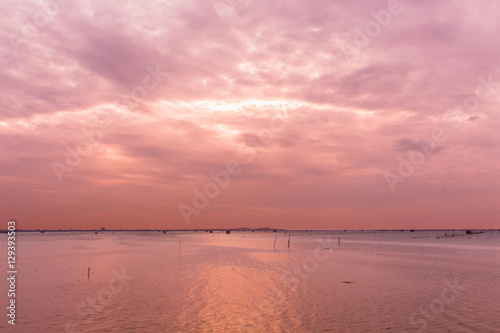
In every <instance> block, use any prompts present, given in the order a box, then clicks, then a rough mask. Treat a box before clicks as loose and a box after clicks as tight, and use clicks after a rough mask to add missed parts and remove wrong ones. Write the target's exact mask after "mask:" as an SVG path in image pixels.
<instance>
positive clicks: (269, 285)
mask: <svg viewBox="0 0 500 333" xmlns="http://www.w3.org/2000/svg"><path fill="white" fill-rule="evenodd" d="M444 233H445V232H444V231H420V232H419V231H417V232H414V233H410V232H409V231H405V232H399V231H397V232H376V233H375V232H336V233H330V235H329V233H325V232H295V233H292V236H291V239H290V248H288V247H287V242H288V236H287V234H285V233H283V232H278V233H272V232H269V233H267V232H266V233H264V232H255V233H252V232H231V234H228V235H226V234H224V233H222V232H214V233H213V234H210V233H205V232H196V233H195V232H189V233H181V232H169V233H166V234H163V233H158V232H115V233H113V234H112V233H111V232H100V233H99V234H97V235H96V234H94V233H45V234H39V233H24V234H23V233H20V234H17V258H18V267H17V268H18V276H17V278H18V281H17V295H16V296H17V297H16V304H17V308H16V311H17V317H16V326H15V327H12V326H11V325H9V324H7V320H8V318H7V317H6V315H5V314H6V313H7V311H6V307H7V305H8V303H7V302H8V298H7V296H6V294H7V290H8V285H7V283H6V279H2V282H1V283H0V290H1V291H2V292H1V293H0V295H4V296H2V297H0V304H1V305H2V308H3V309H5V310H4V312H5V314H4V315H3V319H2V320H1V321H0V330H1V331H2V332H294V333H295V332H423V331H425V332H500V306H499V305H500V239H499V232H498V231H491V232H487V233H484V234H481V235H472V236H466V235H465V234H464V232H456V233H455V235H454V237H450V233H452V232H447V234H448V235H447V236H446V237H444ZM275 236H276V237H277V242H276V248H273V244H274V239H275ZM338 237H341V245H340V246H339V245H338ZM179 241H180V242H181V243H180V244H179ZM1 244H2V245H1V248H3V249H4V250H5V249H6V236H5V235H2V237H1ZM5 252H6V251H5ZM89 266H90V267H91V270H90V278H88V277H87V273H88V267H89ZM0 269H1V270H2V271H3V272H6V271H7V267H6V258H4V259H2V260H1V264H0ZM113 271H114V272H113ZM4 274H5V275H6V273H4ZM120 279H121V281H120Z"/></svg>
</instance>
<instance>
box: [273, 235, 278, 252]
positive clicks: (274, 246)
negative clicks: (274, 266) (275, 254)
mask: <svg viewBox="0 0 500 333" xmlns="http://www.w3.org/2000/svg"><path fill="white" fill-rule="evenodd" d="M276 237H278V235H276V236H274V245H273V248H274V249H275V248H276Z"/></svg>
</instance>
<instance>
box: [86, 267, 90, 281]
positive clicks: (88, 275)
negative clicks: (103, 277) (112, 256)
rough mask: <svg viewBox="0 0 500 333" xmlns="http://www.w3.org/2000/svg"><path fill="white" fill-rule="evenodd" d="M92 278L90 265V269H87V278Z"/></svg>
mask: <svg viewBox="0 0 500 333" xmlns="http://www.w3.org/2000/svg"><path fill="white" fill-rule="evenodd" d="M89 278H90V266H89V270H88V271H87V279H89Z"/></svg>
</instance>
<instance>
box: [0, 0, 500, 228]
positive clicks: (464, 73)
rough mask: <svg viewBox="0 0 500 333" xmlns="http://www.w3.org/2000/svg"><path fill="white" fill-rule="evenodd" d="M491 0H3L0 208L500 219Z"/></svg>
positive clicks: (321, 221)
mask: <svg viewBox="0 0 500 333" xmlns="http://www.w3.org/2000/svg"><path fill="white" fill-rule="evenodd" d="M498 6H499V5H498V4H497V2H496V1H493V0H491V1H482V2H481V3H477V2H474V1H461V2H453V1H439V2H435V1H401V2H398V1H370V2H369V3H363V4H362V3H358V2H352V1H337V2H332V1H325V0H314V1H299V0H292V1H286V2H279V1H264V0H262V1H261V0H257V1H247V0H224V1H223V0H216V1H188V0H187V1H175V0H172V1H149V2H148V3H147V4H145V3H142V2H139V1H122V2H120V3H119V4H118V3H117V4H115V3H112V2H111V3H107V2H105V3H102V2H99V1H73V0H72V1H62V0H60V1H59V2H56V1H55V0H53V1H42V2H28V1H23V2H19V1H4V2H2V4H0V8H1V9H2V12H3V13H4V19H3V20H2V22H1V23H0V27H1V31H2V33H1V35H0V47H1V48H0V62H1V64H2V68H3V69H4V70H3V71H2V73H1V74H0V84H1V89H0V110H1V111H0V136H1V140H0V142H1V144H0V147H1V148H0V149H1V150H0V151H1V155H0V177H1V183H2V187H1V190H0V195H1V201H0V202H1V203H0V207H1V209H0V211H1V215H2V219H3V220H7V219H10V218H16V219H17V220H18V221H19V222H18V223H19V228H33V229H34V228H55V229H58V228H61V229H69V228H73V229H81V228H82V229H86V228H98V227H101V226H104V227H107V228H123V229H126V228H134V229H135V228H162V229H163V228H169V229H177V228H227V227H240V226H249V227H260V226H272V227H280V228H290V229H378V228H394V229H400V228H480V227H481V228H498V217H499V216H500V214H499V213H500V212H499V209H498V208H497V206H498V204H497V203H498V195H499V192H498V188H499V187H500V174H499V170H500V168H499V166H500V165H499V154H500V148H499V144H500V135H499V134H498V127H499V125H500V118H499V116H498V110H499V108H498V106H499V101H500V84H498V83H497V82H500V71H499V66H498V65H499V60H500V46H499V45H498V42H497V40H498V33H499V32H500V23H499V21H498V19H497V14H496V13H497V12H498V10H499V8H498ZM230 161H237V162H238V163H239V167H241V172H238V173H235V174H234V175H231V174H229V176H230V180H229V183H228V184H227V185H224V186H222V185H220V184H219V185H217V186H218V187H217V188H218V190H217V189H216V188H215V187H213V186H212V185H207V184H210V183H213V184H216V182H215V181H214V180H213V179H212V178H211V176H210V174H214V173H215V174H217V173H219V174H220V172H221V171H223V170H227V164H228V162H230ZM225 172H227V171H225ZM206 186H208V187H210V186H212V189H213V192H210V190H208V192H207V193H208V194H207V193H205V194H204V195H203V196H204V198H205V199H200V198H198V199H196V193H197V191H198V190H199V191H200V192H201V193H203V192H204V188H205V187H206ZM193 199H194V200H195V202H193ZM196 200H198V201H196ZM207 202H208V203H207ZM180 205H181V207H189V208H188V210H186V209H184V210H183V209H182V208H181V209H179V206H180ZM183 205H184V206H183ZM187 222H189V224H188V223H187Z"/></svg>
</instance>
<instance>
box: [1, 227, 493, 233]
mask: <svg viewBox="0 0 500 333" xmlns="http://www.w3.org/2000/svg"><path fill="white" fill-rule="evenodd" d="M138 231H144V232H148V231H149V232H165V233H166V232H210V231H212V232H214V231H217V232H218V231H220V232H226V231H233V232H241V231H243V232H325V231H335V232H395V231H399V232H417V231H465V232H466V231H474V232H488V231H500V229H462V228H459V229H318V230H312V229H274V228H256V229H252V228H233V229H231V228H229V229H17V230H16V232H40V233H45V232H104V233H107V232H138ZM0 233H7V230H6V229H3V230H0Z"/></svg>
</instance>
